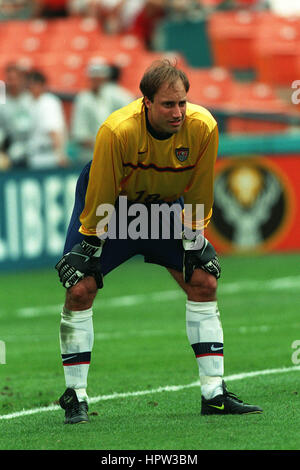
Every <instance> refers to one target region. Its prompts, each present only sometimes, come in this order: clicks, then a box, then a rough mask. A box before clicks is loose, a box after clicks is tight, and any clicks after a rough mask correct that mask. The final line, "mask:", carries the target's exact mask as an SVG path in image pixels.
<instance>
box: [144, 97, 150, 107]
mask: <svg viewBox="0 0 300 470" xmlns="http://www.w3.org/2000/svg"><path fill="white" fill-rule="evenodd" d="M144 103H145V106H146V108H147V109H149V107H150V105H151V100H149V98H147V96H144Z"/></svg>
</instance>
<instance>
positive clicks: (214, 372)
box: [186, 300, 224, 399]
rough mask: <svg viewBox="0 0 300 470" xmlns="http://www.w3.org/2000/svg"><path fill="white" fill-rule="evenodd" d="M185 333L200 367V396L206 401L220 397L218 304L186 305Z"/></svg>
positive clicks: (188, 302) (220, 365)
mask: <svg viewBox="0 0 300 470" xmlns="http://www.w3.org/2000/svg"><path fill="white" fill-rule="evenodd" d="M186 331H187V337H188V340H189V342H190V345H191V346H192V348H193V350H194V353H195V356H196V359H197V363H198V368H199V377H200V384H201V393H202V395H203V396H204V397H205V398H206V399H210V398H213V397H214V396H216V395H219V394H222V393H223V390H222V377H223V374H224V358H223V329H222V325H221V321H220V315H219V311H218V305H217V302H216V301H214V302H193V301H191V300H187V302H186Z"/></svg>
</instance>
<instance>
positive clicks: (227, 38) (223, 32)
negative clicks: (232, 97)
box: [207, 11, 258, 70]
mask: <svg viewBox="0 0 300 470" xmlns="http://www.w3.org/2000/svg"><path fill="white" fill-rule="evenodd" d="M257 16H258V14H256V13H254V12H246V11H239V12H236V11H233V12H232V11H226V12H216V13H213V14H211V15H210V16H209V17H208V19H207V22H208V23H207V31H208V35H209V38H210V42H211V49H212V55H213V63H214V65H215V66H218V67H227V68H231V69H236V70H248V69H252V68H253V67H254V55H253V39H254V38H255V31H256V21H257Z"/></svg>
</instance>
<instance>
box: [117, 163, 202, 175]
mask: <svg viewBox="0 0 300 470" xmlns="http://www.w3.org/2000/svg"><path fill="white" fill-rule="evenodd" d="M123 166H125V167H130V168H132V169H133V170H137V169H138V168H141V169H142V170H149V169H152V170H155V171H159V172H171V173H182V172H184V171H188V170H192V169H193V168H195V166H196V165H189V166H185V167H182V168H173V167H170V166H166V167H159V166H156V165H154V163H150V164H149V165H144V164H143V163H138V164H137V165H134V164H133V163H130V162H128V163H123Z"/></svg>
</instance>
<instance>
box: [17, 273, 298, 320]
mask: <svg viewBox="0 0 300 470" xmlns="http://www.w3.org/2000/svg"><path fill="white" fill-rule="evenodd" d="M299 287H300V276H295V277H292V276H290V277H283V278H275V279H267V280H263V281H252V280H251V281H249V280H248V281H239V282H231V283H224V284H222V283H220V284H219V287H218V292H219V293H220V294H221V295H226V294H234V293H238V292H259V291H260V292H262V291H277V290H279V291H281V290H289V289H296V288H299ZM184 298H185V294H184V293H183V291H181V290H180V289H179V288H178V289H176V290H166V291H159V292H149V293H148V294H136V295H123V296H119V297H112V298H110V299H104V298H101V296H100V297H99V299H98V300H96V301H95V303H94V306H95V307H96V308H97V307H101V308H102V309H107V308H116V307H130V306H133V305H141V304H143V303H145V302H147V303H150V302H166V301H172V300H178V299H184ZM61 308H62V304H56V305H40V306H35V307H24V308H20V309H18V310H17V315H18V316H19V317H22V318H32V317H36V316H40V315H49V314H56V315H57V314H59V312H60V311H61Z"/></svg>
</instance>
